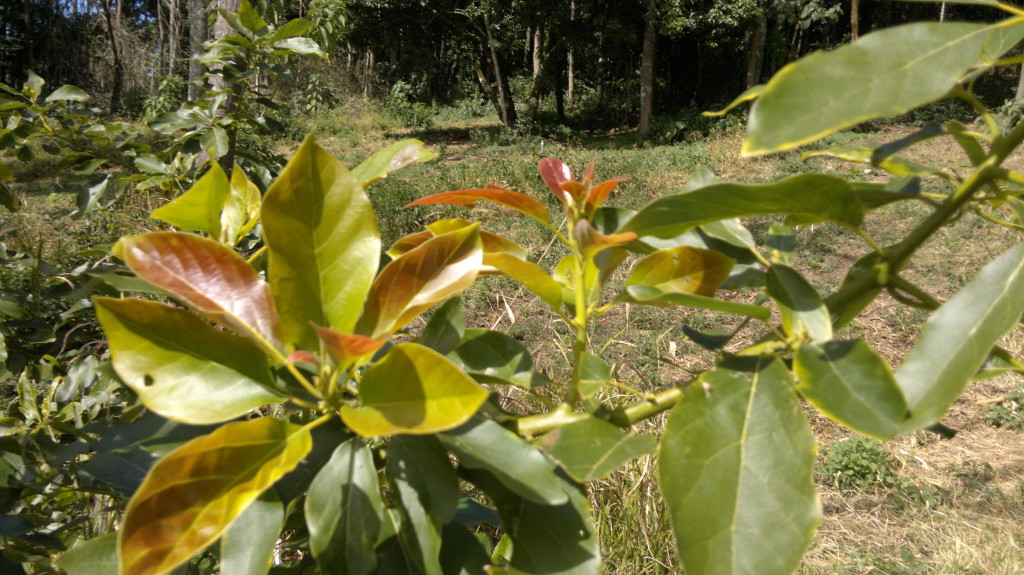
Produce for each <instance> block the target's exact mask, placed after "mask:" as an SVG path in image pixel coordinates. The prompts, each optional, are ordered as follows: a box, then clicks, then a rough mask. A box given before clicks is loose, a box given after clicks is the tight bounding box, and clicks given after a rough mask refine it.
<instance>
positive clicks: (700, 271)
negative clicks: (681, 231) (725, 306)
mask: <svg viewBox="0 0 1024 575" xmlns="http://www.w3.org/2000/svg"><path fill="white" fill-rule="evenodd" d="M734 263H735V261H734V260H733V259H732V258H729V257H726V256H724V255H722V254H720V253H718V252H715V251H711V250H702V249H700V248H692V247H689V246H680V247H678V248H671V249H667V250H659V251H656V252H654V253H653V254H651V255H649V256H647V257H645V258H644V259H642V260H640V261H639V262H637V264H636V266H635V267H634V268H633V274H632V275H631V276H629V279H628V280H626V285H651V286H655V287H657V288H658V289H660V290H662V291H667V292H681V293H692V294H697V295H702V296H705V297H713V296H714V295H715V290H717V289H718V287H719V286H720V285H722V282H724V281H725V280H726V279H727V278H728V277H729V271H730V270H732V266H733V264H734Z"/></svg>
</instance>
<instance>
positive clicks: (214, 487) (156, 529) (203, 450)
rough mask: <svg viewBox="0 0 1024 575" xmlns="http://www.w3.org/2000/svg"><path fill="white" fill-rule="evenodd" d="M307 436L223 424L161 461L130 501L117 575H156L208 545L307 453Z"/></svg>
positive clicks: (250, 424)
mask: <svg viewBox="0 0 1024 575" xmlns="http://www.w3.org/2000/svg"><path fill="white" fill-rule="evenodd" d="M310 447H311V441H310V435H309V430H308V429H306V428H304V427H300V426H298V425H294V424H291V423H287V422H285V421H281V420H279V419H274V418H269V417H264V418H259V419H253V420H249V421H241V422H235V423H229V424H226V425H223V426H221V427H220V428H218V429H217V430H216V431H214V432H213V433H211V434H210V435H206V436H203V437H200V438H198V439H194V440H192V441H190V442H188V443H186V444H185V445H183V446H182V447H180V448H178V449H176V450H174V451H172V452H171V453H170V454H168V455H167V456H166V457H164V458H163V459H161V460H160V461H159V462H157V463H156V465H154V466H153V469H152V470H151V471H150V473H149V475H148V476H147V477H146V480H145V481H144V482H143V484H142V486H141V487H139V490H138V491H136V492H135V496H134V497H132V500H131V501H130V502H129V503H128V507H127V509H126V510H125V516H124V521H123V524H122V526H121V531H120V539H119V549H120V563H121V569H120V572H121V573H132V574H133V575H134V574H138V575H160V574H162V573H167V572H169V571H170V570H171V569H173V568H174V567H176V566H178V565H180V564H181V563H183V562H185V561H187V560H188V559H189V558H191V557H192V555H194V554H195V553H198V552H199V551H202V550H203V549H205V548H206V547H207V546H209V545H210V544H212V543H213V542H215V541H216V540H217V538H219V537H220V536H221V534H222V533H223V532H224V531H225V530H226V529H227V528H228V526H229V525H230V524H231V522H232V521H234V520H235V518H237V517H238V516H239V515H241V514H242V512H243V511H245V509H246V508H248V507H249V505H250V504H251V503H252V502H253V501H255V500H256V498H257V497H259V496H260V494H261V493H263V492H264V491H265V490H266V489H267V488H269V487H270V486H271V485H273V484H274V482H275V481H277V480H278V479H279V478H280V477H281V476H282V475H284V474H285V473H287V472H288V471H290V470H291V469H293V468H294V467H295V466H296V465H297V464H298V463H299V461H300V460H301V459H302V458H303V457H304V456H305V455H306V453H307V452H309V449H310Z"/></svg>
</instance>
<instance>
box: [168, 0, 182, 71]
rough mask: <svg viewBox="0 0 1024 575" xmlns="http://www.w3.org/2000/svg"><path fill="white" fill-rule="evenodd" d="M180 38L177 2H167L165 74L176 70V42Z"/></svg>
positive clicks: (171, 0)
mask: <svg viewBox="0 0 1024 575" xmlns="http://www.w3.org/2000/svg"><path fill="white" fill-rule="evenodd" d="M180 38H181V9H180V7H179V6H178V0H168V1H167V73H168V74H174V73H176V72H177V69H178V40H179V39H180Z"/></svg>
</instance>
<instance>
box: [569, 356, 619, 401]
mask: <svg viewBox="0 0 1024 575" xmlns="http://www.w3.org/2000/svg"><path fill="white" fill-rule="evenodd" d="M580 363H581V366H580V381H579V387H578V389H579V395H580V399H584V400H585V399H589V398H591V397H594V396H595V395H597V394H598V393H599V392H600V391H601V390H602V389H604V388H605V386H606V385H608V383H609V382H611V381H613V380H614V379H615V377H614V376H613V375H612V368H611V367H610V366H609V365H608V364H607V363H606V362H605V361H604V360H603V359H601V358H600V357H597V356H596V355H594V354H591V353H587V352H583V357H582V358H581V360H580Z"/></svg>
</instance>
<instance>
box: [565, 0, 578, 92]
mask: <svg viewBox="0 0 1024 575" xmlns="http://www.w3.org/2000/svg"><path fill="white" fill-rule="evenodd" d="M569 21H570V22H575V21H576V0H570V1H569ZM572 52H573V47H572V44H569V46H568V48H567V50H566V58H565V59H566V63H565V65H566V86H565V99H566V100H568V101H569V109H570V110H571V109H572V107H573V97H574V95H575V94H574V93H575V91H576V66H575V64H574V63H573V59H572V58H573V56H572Z"/></svg>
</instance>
